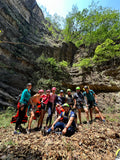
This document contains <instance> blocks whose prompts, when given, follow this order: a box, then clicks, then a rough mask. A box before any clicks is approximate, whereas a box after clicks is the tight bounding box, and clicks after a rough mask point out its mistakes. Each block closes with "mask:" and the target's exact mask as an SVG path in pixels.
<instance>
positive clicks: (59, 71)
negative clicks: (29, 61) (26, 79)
mask: <svg viewBox="0 0 120 160" xmlns="http://www.w3.org/2000/svg"><path fill="white" fill-rule="evenodd" d="M36 62H37V65H38V67H39V71H36V72H34V74H35V76H34V75H33V77H36V79H37V80H38V81H36V79H35V80H34V81H35V83H36V84H37V86H36V87H37V88H44V89H47V88H52V86H56V87H57V88H60V86H62V82H64V81H65V80H66V78H68V77H70V76H69V73H68V71H67V70H66V66H68V62H66V61H62V62H60V63H59V62H57V61H56V60H55V59H54V58H52V57H50V58H46V57H45V56H44V54H42V55H41V56H40V57H39V58H38V59H37V60H36ZM69 80H70V78H69Z"/></svg>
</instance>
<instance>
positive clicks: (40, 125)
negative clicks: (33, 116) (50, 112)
mask: <svg viewBox="0 0 120 160" xmlns="http://www.w3.org/2000/svg"><path fill="white" fill-rule="evenodd" d="M43 118H44V109H42V110H41V115H40V118H39V120H38V128H39V127H40V128H42V122H43Z"/></svg>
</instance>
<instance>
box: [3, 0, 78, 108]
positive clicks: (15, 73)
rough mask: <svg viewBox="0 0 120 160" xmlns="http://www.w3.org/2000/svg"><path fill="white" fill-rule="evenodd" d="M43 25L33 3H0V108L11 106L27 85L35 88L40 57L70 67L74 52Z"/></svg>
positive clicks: (15, 0) (31, 0) (29, 0)
mask: <svg viewBox="0 0 120 160" xmlns="http://www.w3.org/2000/svg"><path fill="white" fill-rule="evenodd" d="M46 23H47V21H46V20H45V19H44V15H43V13H42V10H41V9H40V8H39V7H38V5H37V3H36V1H35V0H21V1H19V0H1V1H0V105H2V106H9V105H13V104H14V102H15V97H16V96H17V95H18V94H19V93H20V92H21V90H22V89H23V88H24V87H25V84H26V83H27V82H29V81H31V82H32V83H33V84H34V86H35V83H36V82H34V79H36V77H35V74H34V73H35V72H37V71H39V69H40V68H39V67H38V66H37V64H36V59H37V58H38V57H39V56H41V55H42V54H44V55H45V57H54V58H56V60H57V61H62V60H66V61H69V62H70V63H71V64H72V62H73V57H74V54H75V53H76V49H77V48H76V47H75V45H74V44H72V43H68V44H66V43H62V42H59V43H58V41H57V40H56V39H55V38H54V37H52V34H51V32H50V31H49V30H48V28H47V26H46ZM42 72H43V71H42ZM42 74H43V75H44V73H42ZM33 75H34V77H33ZM39 76H40V77H38V79H40V78H41V75H39ZM43 78H44V77H43ZM53 78H54V77H53Z"/></svg>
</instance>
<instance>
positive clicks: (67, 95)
mask: <svg viewBox="0 0 120 160" xmlns="http://www.w3.org/2000/svg"><path fill="white" fill-rule="evenodd" d="M66 103H68V104H69V106H70V108H71V110H72V111H73V112H74V113H75V123H76V124H77V114H76V112H75V109H74V108H73V105H74V101H73V96H72V94H71V89H67V94H66Z"/></svg>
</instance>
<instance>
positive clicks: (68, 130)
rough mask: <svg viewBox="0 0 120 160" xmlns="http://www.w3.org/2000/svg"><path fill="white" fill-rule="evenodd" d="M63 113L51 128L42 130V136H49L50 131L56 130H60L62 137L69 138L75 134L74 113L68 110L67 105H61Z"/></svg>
mask: <svg viewBox="0 0 120 160" xmlns="http://www.w3.org/2000/svg"><path fill="white" fill-rule="evenodd" d="M63 108H64V112H62V113H61V114H60V115H59V117H58V118H57V119H56V120H55V122H54V123H53V124H52V126H51V128H49V129H48V130H43V131H42V133H43V135H47V134H49V133H50V132H51V131H53V130H55V129H56V128H59V129H61V132H62V134H63V135H66V136H71V135H73V134H74V133H75V130H76V124H75V121H74V119H75V113H74V112H73V111H71V110H70V106H69V105H68V104H67V103H64V104H63Z"/></svg>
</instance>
